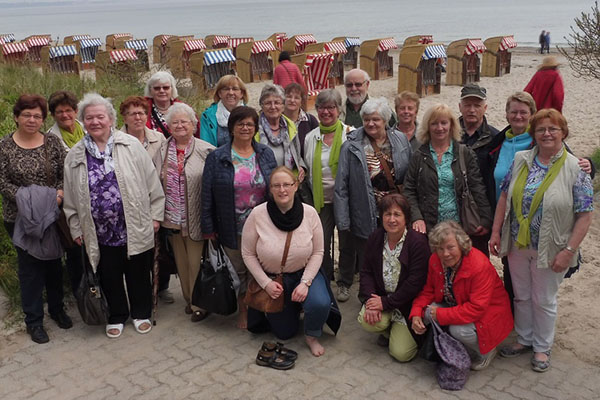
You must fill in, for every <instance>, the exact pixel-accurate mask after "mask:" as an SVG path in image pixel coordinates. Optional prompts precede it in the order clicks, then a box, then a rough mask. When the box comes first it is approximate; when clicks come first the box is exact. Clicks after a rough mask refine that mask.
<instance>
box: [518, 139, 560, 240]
mask: <svg viewBox="0 0 600 400" xmlns="http://www.w3.org/2000/svg"><path fill="white" fill-rule="evenodd" d="M562 152H563V154H562V155H561V156H560V157H559V158H558V160H556V161H555V162H554V164H552V166H551V167H550V169H549V170H548V172H547V173H546V176H545V177H544V180H542V183H541V184H540V187H539V188H538V189H537V190H536V192H535V194H534V195H533V200H532V201H531V207H530V209H529V213H528V214H527V217H525V216H523V210H522V205H523V192H524V191H525V185H526V184H527V176H528V175H529V168H528V167H527V163H524V164H523V166H522V167H521V170H520V171H519V175H518V176H517V180H516V181H515V185H514V188H513V195H512V206H513V209H514V211H515V215H516V216H517V221H518V222H519V234H518V235H517V246H518V247H519V248H521V249H524V248H526V247H527V246H529V244H530V243H531V232H530V231H529V224H530V222H531V221H530V218H531V217H533V215H535V212H536V211H537V209H538V207H539V206H540V204H542V200H543V198H544V193H546V190H548V187H550V185H551V184H552V182H554V179H556V177H557V176H558V173H559V172H560V169H561V168H562V166H563V165H564V163H565V160H566V159H567V151H566V150H565V149H564V148H563V150H562Z"/></svg>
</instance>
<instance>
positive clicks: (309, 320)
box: [248, 269, 331, 340]
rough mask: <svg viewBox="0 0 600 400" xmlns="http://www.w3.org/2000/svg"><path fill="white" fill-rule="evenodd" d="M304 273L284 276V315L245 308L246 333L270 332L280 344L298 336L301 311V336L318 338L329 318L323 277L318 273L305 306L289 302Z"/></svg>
mask: <svg viewBox="0 0 600 400" xmlns="http://www.w3.org/2000/svg"><path fill="white" fill-rule="evenodd" d="M303 273H304V269H302V270H300V271H297V272H294V273H291V274H283V295H284V299H285V302H284V305H283V311H281V312H278V313H263V312H260V311H258V310H255V309H253V308H248V330H249V331H250V332H252V333H264V332H269V331H270V332H272V333H273V334H274V335H275V336H277V338H279V339H280V340H288V339H290V338H292V337H294V336H295V335H296V333H298V329H299V327H300V311H301V310H302V309H304V333H305V334H306V335H307V336H314V337H320V336H321V335H322V334H323V325H324V324H325V321H327V317H328V316H329V309H330V308H331V298H330V297H329V292H328V291H327V283H326V282H325V277H324V276H323V274H321V273H318V274H317V276H315V278H314V279H313V281H312V284H311V286H310V288H309V289H308V295H307V296H306V299H304V302H302V303H297V302H294V301H292V299H291V298H292V292H293V291H294V289H295V288H296V286H298V284H300V279H302V274H303Z"/></svg>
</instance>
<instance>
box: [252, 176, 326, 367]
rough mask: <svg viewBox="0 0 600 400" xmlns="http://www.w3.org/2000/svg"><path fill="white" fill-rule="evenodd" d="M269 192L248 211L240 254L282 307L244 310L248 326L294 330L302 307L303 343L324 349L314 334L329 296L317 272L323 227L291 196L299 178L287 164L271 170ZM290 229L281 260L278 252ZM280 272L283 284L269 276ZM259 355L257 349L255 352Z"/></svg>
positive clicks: (278, 332) (318, 351)
mask: <svg viewBox="0 0 600 400" xmlns="http://www.w3.org/2000/svg"><path fill="white" fill-rule="evenodd" d="M270 189H271V190H270V192H271V196H270V197H269V200H268V201H267V202H266V203H263V204H261V205H259V206H257V207H256V208H254V210H252V212H251V213H250V215H249V216H248V220H247V221H246V224H245V225H244V231H243V233H242V255H243V257H244V262H245V263H246V265H247V266H248V270H249V271H250V273H251V274H252V276H253V277H254V279H256V282H257V283H258V284H259V285H260V286H261V287H262V288H263V289H265V291H266V292H267V293H268V294H269V296H271V298H273V299H276V298H278V297H279V296H284V306H283V311H281V312H278V313H266V314H265V313H262V312H260V311H257V310H254V309H252V308H250V309H249V310H248V330H249V331H251V332H254V333H260V332H264V331H268V330H270V331H272V332H273V333H274V334H275V336H277V337H278V338H279V339H281V340H287V339H290V338H291V337H293V336H294V335H295V334H296V333H297V332H298V327H299V322H300V318H299V317H300V311H301V310H302V309H303V310H304V333H305V337H306V343H307V344H308V346H309V348H310V351H311V353H312V354H313V355H314V356H315V357H319V356H321V355H323V353H324V352H325V349H324V348H323V346H322V345H321V344H320V343H319V341H318V338H319V337H320V336H321V335H322V333H323V325H324V324H325V322H326V321H327V317H328V315H329V309H330V306H331V302H332V299H331V297H330V295H329V290H328V287H329V285H328V282H327V280H326V279H325V277H324V276H323V275H322V274H320V273H319V268H320V266H321V260H322V259H323V229H322V228H321V222H320V221H319V216H318V215H317V213H316V211H315V209H314V208H312V207H311V206H309V205H306V204H303V203H302V202H301V201H300V198H299V197H297V196H295V194H296V191H297V190H298V180H297V178H296V176H295V175H294V173H293V172H292V171H291V170H290V169H289V168H287V167H284V166H280V167H277V168H276V169H275V170H274V171H273V173H272V174H271V181H270ZM289 235H291V239H290V241H289V250H288V253H287V258H286V261H285V264H284V265H283V266H282V265H281V262H282V254H283V253H284V247H285V243H286V237H287V236H289ZM279 273H283V286H282V285H280V284H279V283H277V282H276V281H274V280H273V279H272V277H273V276H274V275H276V274H279ZM259 358H260V353H259Z"/></svg>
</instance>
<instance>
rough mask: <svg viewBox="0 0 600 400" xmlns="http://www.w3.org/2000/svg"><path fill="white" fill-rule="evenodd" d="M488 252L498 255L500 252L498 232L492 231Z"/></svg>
mask: <svg viewBox="0 0 600 400" xmlns="http://www.w3.org/2000/svg"><path fill="white" fill-rule="evenodd" d="M490 254H491V255H493V256H496V257H498V256H499V254H500V233H499V232H493V231H492V236H490Z"/></svg>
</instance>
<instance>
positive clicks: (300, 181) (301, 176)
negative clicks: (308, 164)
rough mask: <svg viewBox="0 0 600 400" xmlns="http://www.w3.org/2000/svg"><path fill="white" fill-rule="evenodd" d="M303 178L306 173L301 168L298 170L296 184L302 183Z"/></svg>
mask: <svg viewBox="0 0 600 400" xmlns="http://www.w3.org/2000/svg"><path fill="white" fill-rule="evenodd" d="M305 176H306V171H305V170H304V168H302V167H300V168H298V183H299V184H300V183H302V181H303V180H304V177H305Z"/></svg>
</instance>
